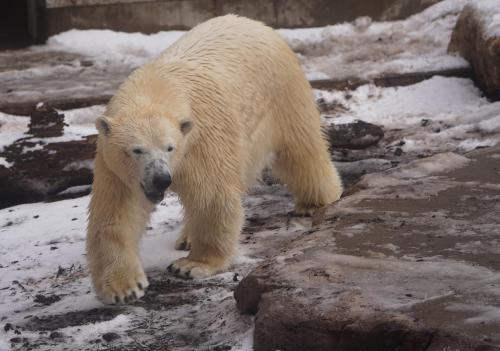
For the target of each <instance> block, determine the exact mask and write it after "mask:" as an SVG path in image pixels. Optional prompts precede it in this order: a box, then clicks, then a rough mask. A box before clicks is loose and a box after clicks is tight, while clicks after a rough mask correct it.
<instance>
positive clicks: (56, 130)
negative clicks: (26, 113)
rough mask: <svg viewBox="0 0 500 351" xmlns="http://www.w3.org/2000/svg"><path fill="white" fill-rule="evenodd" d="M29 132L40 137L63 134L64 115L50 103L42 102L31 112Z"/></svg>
mask: <svg viewBox="0 0 500 351" xmlns="http://www.w3.org/2000/svg"><path fill="white" fill-rule="evenodd" d="M28 127H29V130H28V134H30V135H32V136H33V137H38V138H50V137H58V136H62V135H63V130H64V115H63V114H60V113H59V112H57V111H56V109H54V108H52V107H51V106H49V105H46V104H43V103H40V104H38V105H37V106H36V107H35V111H33V113H32V114H31V120H30V123H29V125H28Z"/></svg>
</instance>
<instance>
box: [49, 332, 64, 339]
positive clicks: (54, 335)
mask: <svg viewBox="0 0 500 351" xmlns="http://www.w3.org/2000/svg"><path fill="white" fill-rule="evenodd" d="M63 337H64V335H63V334H62V333H60V332H57V331H55V332H52V333H50V335H49V338H51V339H61V338H63Z"/></svg>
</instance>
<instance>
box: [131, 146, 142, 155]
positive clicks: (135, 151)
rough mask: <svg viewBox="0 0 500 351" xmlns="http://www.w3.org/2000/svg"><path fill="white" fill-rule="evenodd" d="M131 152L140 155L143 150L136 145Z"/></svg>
mask: <svg viewBox="0 0 500 351" xmlns="http://www.w3.org/2000/svg"><path fill="white" fill-rule="evenodd" d="M132 152H133V153H134V154H136V155H142V154H143V153H144V151H143V150H142V149H141V148H140V147H136V148H135V149H133V150H132Z"/></svg>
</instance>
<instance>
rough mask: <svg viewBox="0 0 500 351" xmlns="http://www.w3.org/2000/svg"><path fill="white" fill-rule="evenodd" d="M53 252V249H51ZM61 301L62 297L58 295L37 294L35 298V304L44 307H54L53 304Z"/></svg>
mask: <svg viewBox="0 0 500 351" xmlns="http://www.w3.org/2000/svg"><path fill="white" fill-rule="evenodd" d="M51 250H52V248H51ZM59 300H61V297H60V296H57V295H47V296H45V295H42V294H37V295H36V296H35V298H34V299H33V301H34V302H36V303H39V304H42V305H44V306H48V305H52V304H53V303H55V302H57V301H59Z"/></svg>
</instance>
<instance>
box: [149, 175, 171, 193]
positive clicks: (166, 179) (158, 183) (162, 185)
mask: <svg viewBox="0 0 500 351" xmlns="http://www.w3.org/2000/svg"><path fill="white" fill-rule="evenodd" d="M170 184H172V178H171V177H170V174H168V173H161V174H155V175H154V177H153V186H154V188H155V190H156V191H158V192H163V191H165V190H166V189H167V188H168V187H169V186H170Z"/></svg>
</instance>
